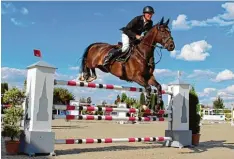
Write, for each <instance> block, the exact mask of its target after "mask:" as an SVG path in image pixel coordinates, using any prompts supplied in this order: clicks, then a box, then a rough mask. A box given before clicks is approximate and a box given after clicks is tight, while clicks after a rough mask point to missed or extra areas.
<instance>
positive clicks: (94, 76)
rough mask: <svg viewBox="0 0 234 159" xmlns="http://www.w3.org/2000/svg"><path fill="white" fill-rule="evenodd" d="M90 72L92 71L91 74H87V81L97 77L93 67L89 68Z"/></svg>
mask: <svg viewBox="0 0 234 159" xmlns="http://www.w3.org/2000/svg"><path fill="white" fill-rule="evenodd" d="M91 72H92V75H90V76H89V78H88V79H87V82H92V81H94V80H95V79H97V75H96V71H95V68H91Z"/></svg>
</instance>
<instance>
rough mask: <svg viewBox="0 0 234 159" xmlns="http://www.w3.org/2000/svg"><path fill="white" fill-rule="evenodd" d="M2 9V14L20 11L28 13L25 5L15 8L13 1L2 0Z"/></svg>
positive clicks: (23, 13)
mask: <svg viewBox="0 0 234 159" xmlns="http://www.w3.org/2000/svg"><path fill="white" fill-rule="evenodd" d="M1 9H2V11H3V14H11V15H13V14H17V13H20V14H22V15H26V14H28V12H29V11H28V9H27V8H25V7H22V8H17V7H16V6H15V5H14V4H13V3H11V2H9V3H8V2H4V3H2V8H1Z"/></svg>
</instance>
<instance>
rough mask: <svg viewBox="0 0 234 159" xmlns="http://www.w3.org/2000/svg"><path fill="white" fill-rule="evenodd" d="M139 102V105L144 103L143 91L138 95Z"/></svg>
mask: <svg viewBox="0 0 234 159" xmlns="http://www.w3.org/2000/svg"><path fill="white" fill-rule="evenodd" d="M140 104H141V105H144V104H145V95H144V93H143V92H141V95H140Z"/></svg>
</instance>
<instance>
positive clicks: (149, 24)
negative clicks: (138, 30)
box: [144, 21, 153, 36]
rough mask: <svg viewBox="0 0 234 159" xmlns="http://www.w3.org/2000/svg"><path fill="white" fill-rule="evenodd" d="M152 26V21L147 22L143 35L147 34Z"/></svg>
mask: <svg viewBox="0 0 234 159" xmlns="http://www.w3.org/2000/svg"><path fill="white" fill-rule="evenodd" d="M152 27H153V21H150V22H149V23H148V24H147V27H146V28H145V31H144V36H145V35H146V34H147V32H148V31H149V30H150V29H151V28H152Z"/></svg>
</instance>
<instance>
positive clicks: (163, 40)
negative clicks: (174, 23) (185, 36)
mask: <svg viewBox="0 0 234 159" xmlns="http://www.w3.org/2000/svg"><path fill="white" fill-rule="evenodd" d="M155 27H156V26H155ZM159 29H160V25H157V33H156V34H154V36H153V38H152V39H155V37H157V36H158V34H160V36H161V38H162V43H163V45H162V46H159V45H157V43H156V44H153V42H151V44H148V43H145V42H142V41H141V43H142V44H144V45H146V46H149V47H154V48H159V49H160V54H161V55H159V53H158V51H156V52H157V53H158V55H159V57H160V58H159V60H158V61H157V62H156V63H154V64H155V65H157V64H158V63H159V62H160V61H161V59H162V49H166V47H165V46H166V45H165V44H166V43H167V42H168V41H169V40H170V39H171V40H173V38H172V37H171V36H168V37H166V36H163V35H162V32H161V31H159ZM165 29H166V30H167V31H168V32H169V31H170V30H169V29H168V28H165ZM141 40H142V39H141ZM137 50H138V51H139V52H141V51H140V50H139V49H137ZM139 55H140V56H141V57H142V58H144V57H143V56H142V55H141V54H139Z"/></svg>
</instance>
